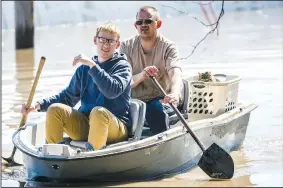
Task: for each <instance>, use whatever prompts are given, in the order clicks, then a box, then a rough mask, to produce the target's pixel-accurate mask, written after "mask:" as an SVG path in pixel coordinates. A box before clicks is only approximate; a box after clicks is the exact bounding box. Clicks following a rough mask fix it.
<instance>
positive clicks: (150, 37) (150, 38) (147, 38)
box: [141, 35, 153, 41]
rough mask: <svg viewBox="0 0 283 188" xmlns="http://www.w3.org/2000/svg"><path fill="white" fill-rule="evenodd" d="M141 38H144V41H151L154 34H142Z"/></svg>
mask: <svg viewBox="0 0 283 188" xmlns="http://www.w3.org/2000/svg"><path fill="white" fill-rule="evenodd" d="M141 39H142V40H143V41H150V40H152V39H153V36H142V35H141Z"/></svg>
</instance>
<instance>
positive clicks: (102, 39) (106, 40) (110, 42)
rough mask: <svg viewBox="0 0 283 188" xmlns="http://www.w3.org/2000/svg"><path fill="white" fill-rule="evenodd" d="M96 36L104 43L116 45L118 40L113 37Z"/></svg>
mask: <svg viewBox="0 0 283 188" xmlns="http://www.w3.org/2000/svg"><path fill="white" fill-rule="evenodd" d="M96 37H97V38H98V42H100V43H103V44H106V43H108V44H109V45H110V46H114V45H116V44H117V42H118V41H117V40H113V39H106V38H103V37H99V36H96Z"/></svg>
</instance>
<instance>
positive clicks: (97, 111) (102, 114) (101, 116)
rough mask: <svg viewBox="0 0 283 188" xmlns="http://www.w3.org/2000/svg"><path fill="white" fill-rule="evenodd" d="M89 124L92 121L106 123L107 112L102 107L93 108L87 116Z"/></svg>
mask: <svg viewBox="0 0 283 188" xmlns="http://www.w3.org/2000/svg"><path fill="white" fill-rule="evenodd" d="M89 119H90V123H91V122H93V121H108V110H107V109H106V108H104V107H101V106H97V107H94V108H93V109H92V110H91V112H90V115H89Z"/></svg>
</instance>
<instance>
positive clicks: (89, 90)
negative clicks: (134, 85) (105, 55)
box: [38, 53, 132, 126]
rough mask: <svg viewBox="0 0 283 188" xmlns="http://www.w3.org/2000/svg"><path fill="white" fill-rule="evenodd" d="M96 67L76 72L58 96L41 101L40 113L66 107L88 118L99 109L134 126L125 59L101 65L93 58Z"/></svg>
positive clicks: (116, 58) (118, 57) (129, 74)
mask: <svg viewBox="0 0 283 188" xmlns="http://www.w3.org/2000/svg"><path fill="white" fill-rule="evenodd" d="M92 59H93V60H94V61H95V62H96V63H97V64H96V66H94V67H92V68H91V69H90V68H89V67H88V66H86V65H81V66H80V67H78V68H77V70H76V72H75V74H74V75H73V77H72V79H71V81H70V84H69V86H68V87H67V88H66V89H64V90H63V91H61V92H60V93H59V94H57V95H54V96H52V97H48V98H45V99H42V100H40V101H38V102H39V104H40V111H43V112H44V111H46V110H47V109H48V107H49V106H50V105H51V104H53V103H63V104H66V105H68V106H71V107H74V106H75V105H76V104H77V103H78V102H79V101H81V106H80V108H79V109H78V110H79V111H80V112H82V113H84V114H85V115H86V116H87V117H88V116H89V114H90V112H91V110H92V109H93V108H94V107H96V106H102V107H105V108H106V109H108V110H109V111H110V112H112V113H113V114H114V115H115V116H116V117H118V118H119V119H120V120H121V121H122V122H124V123H125V124H126V125H127V126H129V125H131V118H130V112H129V111H130V93H131V85H130V84H131V80H132V68H131V65H130V64H129V63H128V61H127V60H126V58H124V56H123V55H121V54H119V53H115V54H114V56H113V58H111V59H109V60H108V61H106V62H103V63H99V62H98V60H97V56H94V57H93V58H92Z"/></svg>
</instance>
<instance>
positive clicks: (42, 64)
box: [20, 56, 46, 127]
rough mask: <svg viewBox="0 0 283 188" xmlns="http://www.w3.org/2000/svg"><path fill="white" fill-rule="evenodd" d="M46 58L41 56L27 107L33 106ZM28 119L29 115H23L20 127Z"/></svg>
mask: <svg viewBox="0 0 283 188" xmlns="http://www.w3.org/2000/svg"><path fill="white" fill-rule="evenodd" d="M45 60H46V58H45V57H43V56H42V57H41V58H40V62H39V65H38V68H37V72H36V76H35V79H34V82H33V85H32V88H31V91H30V93H29V97H28V101H27V104H26V108H30V106H31V103H32V100H33V96H34V93H35V89H36V85H37V83H38V80H39V76H40V73H41V71H42V69H43V66H44V63H45ZM26 121H27V115H22V119H21V123H20V127H22V126H24V125H25V124H26Z"/></svg>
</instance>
